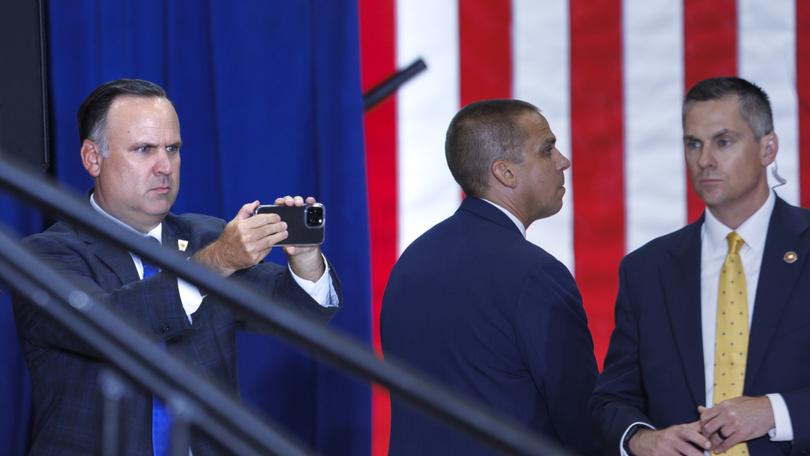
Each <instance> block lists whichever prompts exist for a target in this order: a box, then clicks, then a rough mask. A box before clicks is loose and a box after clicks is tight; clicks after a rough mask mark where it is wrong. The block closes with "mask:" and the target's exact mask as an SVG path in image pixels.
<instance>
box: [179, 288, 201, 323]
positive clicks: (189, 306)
mask: <svg viewBox="0 0 810 456" xmlns="http://www.w3.org/2000/svg"><path fill="white" fill-rule="evenodd" d="M177 292H178V293H179V294H180V302H181V303H182V304H183V310H184V311H185V312H186V317H187V318H188V322H189V323H191V314H193V313H194V312H196V311H197V309H199V308H200V304H201V303H202V300H203V295H202V293H200V289H199V288H197V287H195V286H194V285H192V284H190V283H188V282H186V281H185V280H183V279H181V278H179V277H178V278H177Z"/></svg>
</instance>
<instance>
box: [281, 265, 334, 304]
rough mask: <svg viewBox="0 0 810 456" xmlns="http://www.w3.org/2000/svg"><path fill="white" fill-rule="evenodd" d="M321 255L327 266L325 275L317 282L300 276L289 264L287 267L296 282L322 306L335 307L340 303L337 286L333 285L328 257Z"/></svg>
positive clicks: (324, 271)
mask: <svg viewBox="0 0 810 456" xmlns="http://www.w3.org/2000/svg"><path fill="white" fill-rule="evenodd" d="M321 257H323V264H324V266H325V267H324V270H323V275H322V276H321V277H320V278H319V279H318V280H317V281H315V282H313V281H311V280H307V279H304V278H301V277H298V275H297V274H296V273H295V272H294V271H293V270H292V268H291V267H290V266H289V265H287V269H289V270H290V274H292V277H293V279H294V280H295V283H297V284H298V286H299V287H301V289H303V290H304V291H305V292H306V293H307V294H308V295H309V296H311V297H312V299H314V300H315V302H317V303H318V304H319V305H320V306H321V307H335V306H337V305H338V304H337V303H338V298H337V292H336V291H335V287H334V286H333V285H332V275H331V274H330V273H329V262H328V261H326V257H324V256H323V254H321Z"/></svg>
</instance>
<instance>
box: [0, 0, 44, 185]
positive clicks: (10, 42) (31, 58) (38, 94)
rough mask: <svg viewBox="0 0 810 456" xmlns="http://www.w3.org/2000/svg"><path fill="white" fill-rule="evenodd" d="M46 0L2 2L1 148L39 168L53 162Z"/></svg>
mask: <svg viewBox="0 0 810 456" xmlns="http://www.w3.org/2000/svg"><path fill="white" fill-rule="evenodd" d="M44 1H45V0H3V1H2V2H0V43H3V45H2V46H0V64H1V65H0V66H1V67H2V71H0V150H2V152H3V153H4V154H6V155H8V156H11V157H15V158H18V159H20V160H22V161H24V162H25V163H28V164H31V165H33V166H35V167H36V168H38V169H41V170H44V169H46V168H47V167H48V164H49V162H50V160H49V153H48V109H47V101H48V97H47V84H46V80H47V79H46V65H45V61H46V60H45V55H46V54H45V43H46V41H45V39H44V34H43V32H44V27H43V25H44V24H43V18H44V9H43V7H44V5H43V3H44Z"/></svg>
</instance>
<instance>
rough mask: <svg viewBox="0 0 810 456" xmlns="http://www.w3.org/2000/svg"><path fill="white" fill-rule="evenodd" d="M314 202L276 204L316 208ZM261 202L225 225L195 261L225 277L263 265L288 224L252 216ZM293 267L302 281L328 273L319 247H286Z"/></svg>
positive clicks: (273, 217) (279, 201)
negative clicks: (217, 236) (312, 205)
mask: <svg viewBox="0 0 810 456" xmlns="http://www.w3.org/2000/svg"><path fill="white" fill-rule="evenodd" d="M315 202H316V201H315V198H313V197H308V198H307V199H306V200H304V198H302V197H300V196H295V197H292V196H285V197H283V198H276V200H275V204H277V205H287V206H303V205H304V204H315ZM259 204H260V203H259V201H253V202H251V203H247V204H245V205H243V206H242V208H241V209H239V212H238V213H237V214H236V216H235V217H234V218H233V219H232V220H231V221H230V222H228V224H227V225H225V229H224V230H223V231H222V234H221V235H220V236H219V238H217V240H216V241H214V242H212V243H211V244H209V245H208V246H206V247H205V248H203V249H202V250H200V251H199V252H197V253H196V254H195V255H194V259H195V260H196V261H197V262H199V263H201V264H205V265H207V266H209V267H211V268H212V269H214V270H215V271H217V272H218V273H219V274H221V275H223V276H226V277H227V276H230V275H231V274H233V273H234V272H236V271H239V270H241V269H247V268H249V267H251V266H255V265H256V264H258V263H259V262H261V261H262V260H263V259H264V257H266V256H267V254H268V253H270V250H271V249H272V248H273V246H274V245H276V244H277V243H279V242H281V241H282V240H284V239H286V238H287V236H288V233H287V224H286V223H285V222H284V221H283V220H281V217H279V215H278V214H257V215H253V213H254V211H255V210H256V208H257V207H259ZM284 251H285V253H286V254H287V257H288V261H289V263H290V267H291V268H292V270H293V272H294V273H295V274H296V275H298V276H299V277H301V278H303V279H306V280H310V281H316V280H318V279H319V278H320V277H321V276H322V275H323V273H324V271H325V267H326V266H325V263H324V260H323V256H322V255H321V252H320V247H318V246H311V247H301V246H298V247H293V246H288V247H284Z"/></svg>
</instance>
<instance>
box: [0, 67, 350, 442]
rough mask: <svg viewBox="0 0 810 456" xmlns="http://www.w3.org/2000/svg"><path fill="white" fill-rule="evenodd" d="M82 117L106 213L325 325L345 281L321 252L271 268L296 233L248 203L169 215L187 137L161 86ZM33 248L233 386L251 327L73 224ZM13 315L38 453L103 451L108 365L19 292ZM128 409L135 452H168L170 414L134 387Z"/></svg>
mask: <svg viewBox="0 0 810 456" xmlns="http://www.w3.org/2000/svg"><path fill="white" fill-rule="evenodd" d="M78 120H79V135H80V140H81V160H82V164H83V166H84V168H85V169H86V170H87V172H88V174H89V175H90V176H92V177H93V179H94V184H95V185H94V188H93V190H92V192H91V194H90V196H89V204H91V205H92V207H93V208H94V209H95V210H96V211H97V212H98V213H99V214H100V215H102V216H104V217H107V218H110V219H112V220H114V221H115V222H117V223H119V224H120V225H121V226H123V227H125V228H127V229H130V230H133V231H135V232H137V233H139V234H141V235H143V236H145V237H150V238H152V239H154V240H155V242H158V243H160V244H162V245H163V247H165V248H169V249H175V250H179V251H181V252H183V253H184V254H185V255H187V256H188V257H189V258H190V259H191V260H193V261H196V262H198V263H200V264H203V265H206V266H208V267H210V268H211V269H213V270H214V271H216V272H218V273H219V274H221V275H223V276H233V277H235V278H238V279H239V280H241V281H243V282H246V283H248V284H250V285H253V286H255V287H258V288H259V289H261V290H263V291H264V292H265V293H266V294H267V295H268V297H269V298H270V299H273V300H274V301H277V302H283V303H286V304H288V305H290V306H292V307H294V308H297V309H299V310H301V311H303V312H305V313H308V314H310V315H312V316H314V317H316V318H320V319H322V320H327V319H329V318H330V317H331V316H332V315H333V314H334V312H335V311H336V310H337V308H338V304H339V302H340V297H339V296H340V286H339V282H338V280H337V276H335V275H334V270H331V268H330V267H329V264H328V263H327V262H326V260H325V259H324V257H323V255H322V254H321V251H320V248H319V247H318V246H306V247H300V246H298V247H296V246H289V247H285V248H284V250H285V253H286V254H287V258H288V262H289V266H288V267H284V266H281V265H277V264H272V263H263V262H262V260H263V259H264V257H265V256H266V255H267V254H268V252H269V251H270V249H272V248H273V246H275V245H277V244H278V243H279V242H280V241H282V240H284V239H286V238H287V237H288V231H287V224H286V223H285V222H284V221H283V220H281V219H280V217H279V216H278V215H277V214H259V215H255V216H254V215H253V213H254V210H255V209H256V208H257V207H258V206H259V202H258V201H253V202H250V203H247V204H245V205H244V206H242V208H241V209H240V210H239V212H238V213H237V214H236V216H235V217H234V218H233V219H232V220H231V221H229V222H227V223H226V222H225V221H224V220H220V219H217V218H214V217H208V216H205V215H200V214H183V215H175V214H172V213H171V212H170V210H171V207H172V205H173V203H174V201H175V198H176V196H177V192H178V190H179V185H180V148H181V145H182V140H181V137H180V125H179V120H178V118H177V113H176V112H175V110H174V107H173V105H172V103H171V101H169V99H168V98H167V95H166V93H165V91H164V90H163V89H162V88H161V87H159V86H157V85H156V84H153V83H151V82H148V81H142V80H133V79H121V80H116V81H111V82H109V83H106V84H104V85H102V86H100V87H98V88H97V89H96V90H95V91H94V92H93V93H92V94H90V95H89V96H88V97H87V99H85V101H84V102H83V103H82V105H81V107H80V108H79V112H78ZM275 203H276V204H278V205H286V206H302V205H304V204H305V203H306V204H314V203H315V199H314V198H311V197H310V198H307V199H306V200H304V199H303V198H301V197H300V196H296V197H291V196H286V197H284V198H278V199H277V200H276V201H275ZM23 242H24V244H25V246H26V247H27V248H29V249H30V250H31V251H32V252H34V253H35V254H37V255H39V256H40V257H41V258H43V259H44V260H46V261H47V262H48V263H49V264H50V265H52V266H53V267H55V268H56V269H57V270H58V271H59V272H61V273H62V274H64V275H65V276H66V277H67V278H68V279H70V280H71V281H72V282H74V283H75V284H76V286H77V287H79V288H81V289H83V290H85V291H87V292H88V293H89V294H90V295H91V296H92V297H94V298H95V299H96V300H98V301H100V302H102V303H104V304H106V305H108V306H110V307H112V308H114V309H115V310H116V311H118V312H119V313H121V314H123V315H125V316H126V317H128V320H129V321H130V322H131V323H133V324H134V325H135V326H137V327H139V328H140V329H141V330H143V331H144V332H146V333H147V334H150V335H152V336H154V338H155V339H157V340H158V341H160V342H161V343H162V344H164V345H165V347H166V349H167V350H168V351H169V352H171V353H173V354H175V355H177V356H178V357H180V358H182V359H184V360H185V361H186V362H188V363H189V364H190V365H192V366H194V367H196V368H197V369H199V370H200V371H201V372H203V373H204V374H205V375H206V376H207V377H208V378H209V379H211V380H214V381H215V382H217V383H220V384H222V385H225V386H227V387H230V388H231V389H234V390H236V388H237V382H236V346H235V331H236V330H237V329H242V328H245V327H246V326H247V327H250V326H251V322H250V321H249V320H246V319H245V318H243V317H242V316H240V315H236V314H234V312H232V311H231V310H230V309H229V308H227V307H226V306H223V305H218V304H217V303H216V301H214V300H213V299H212V298H207V297H205V296H204V294H203V293H202V292H201V291H200V290H199V289H197V288H196V287H194V286H193V285H191V284H189V283H187V282H185V281H183V280H182V279H179V278H177V277H176V276H174V275H173V274H171V273H169V272H164V271H159V270H157V269H156V268H154V267H153V266H151V265H149V264H146V263H144V262H143V261H142V260H141V259H140V258H139V257H138V256H137V255H135V254H133V253H131V252H127V251H126V250H124V249H121V248H120V247H118V246H115V245H110V244H109V243H107V242H105V241H103V240H101V239H98V238H96V237H95V236H93V235H92V234H90V233H87V232H85V231H84V230H82V229H81V228H78V227H74V226H71V225H69V224H67V223H63V222H59V223H56V224H55V225H53V226H52V227H50V228H49V229H48V230H46V231H44V232H43V233H40V234H36V235H33V236H31V237H29V238H27V239H25V240H24V241H23ZM14 311H15V320H16V324H17V330H18V332H19V335H20V338H21V345H22V348H23V352H24V355H25V358H26V362H27V364H28V368H29V371H30V373H31V381H32V383H33V389H32V391H33V404H34V423H33V430H32V447H31V452H30V454H32V455H38V454H61V455H71V454H77V455H78V454H93V453H97V452H98V451H99V448H98V445H99V443H100V439H99V438H98V435H97V432H96V431H97V426H98V423H99V422H100V419H101V408H102V397H101V394H100V391H99V385H98V378H99V372H100V371H101V370H102V369H104V366H105V360H104V359H102V358H100V357H99V355H98V354H97V353H95V352H94V351H93V350H91V349H90V348H89V347H87V346H86V345H85V344H83V343H82V342H81V341H80V340H79V339H77V338H75V337H73V336H72V335H71V334H69V333H68V332H66V331H65V330H64V329H63V328H61V327H60V326H59V325H58V324H55V323H54V322H52V321H51V320H49V319H47V318H46V317H45V316H44V315H42V314H41V313H40V312H38V311H37V310H36V306H34V305H32V304H30V303H28V302H27V301H25V299H24V298H23V297H20V296H17V297H15V302H14ZM123 409H124V410H127V413H126V414H124V416H123V426H124V429H125V430H124V432H123V434H122V435H123V436H124V439H125V442H124V445H123V448H126V452H127V453H126V454H132V455H141V454H156V455H157V454H165V451H166V449H167V448H168V447H167V440H166V438H167V436H168V423H167V421H166V420H165V419H166V415H165V413H166V412H165V406H164V405H163V404H161V403H160V401H157V400H154V398H152V397H151V396H150V394H149V393H148V392H138V393H134V394H130V395H128V396H126V397H125V399H124V404H123ZM197 437H198V436H196V435H195V436H194V438H192V442H191V450H192V451H193V454H194V455H195V456H203V455H208V454H218V453H219V452H220V450H219V449H218V448H217V446H216V444H215V443H214V442H213V441H211V440H209V439H207V438H205V437H202V436H199V437H198V438H197Z"/></svg>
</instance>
